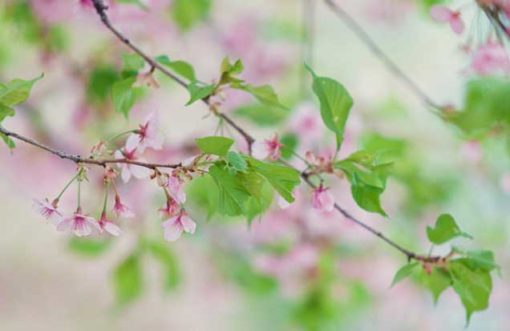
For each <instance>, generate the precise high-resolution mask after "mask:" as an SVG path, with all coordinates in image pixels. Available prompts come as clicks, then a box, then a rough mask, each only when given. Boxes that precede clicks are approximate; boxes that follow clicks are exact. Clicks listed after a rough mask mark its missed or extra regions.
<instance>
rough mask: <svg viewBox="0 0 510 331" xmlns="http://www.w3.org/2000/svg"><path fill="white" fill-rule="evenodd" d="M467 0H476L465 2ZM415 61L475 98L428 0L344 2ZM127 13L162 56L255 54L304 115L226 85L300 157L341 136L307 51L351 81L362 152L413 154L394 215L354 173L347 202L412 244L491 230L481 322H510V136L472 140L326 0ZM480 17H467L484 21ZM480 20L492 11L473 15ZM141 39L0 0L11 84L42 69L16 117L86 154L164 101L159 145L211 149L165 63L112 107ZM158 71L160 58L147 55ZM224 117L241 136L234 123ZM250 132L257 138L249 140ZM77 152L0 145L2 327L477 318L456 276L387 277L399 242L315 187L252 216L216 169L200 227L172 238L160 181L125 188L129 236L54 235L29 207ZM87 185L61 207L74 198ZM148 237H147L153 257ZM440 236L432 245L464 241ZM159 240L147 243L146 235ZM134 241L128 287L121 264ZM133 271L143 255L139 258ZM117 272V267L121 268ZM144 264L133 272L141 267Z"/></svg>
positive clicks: (494, 325) (86, 19)
mask: <svg viewBox="0 0 510 331" xmlns="http://www.w3.org/2000/svg"><path fill="white" fill-rule="evenodd" d="M465 2H466V3H468V1H465ZM338 3H340V4H341V5H342V7H343V8H344V9H345V10H347V11H348V12H349V13H350V14H351V15H352V16H353V17H355V18H356V20H357V21H358V22H359V23H360V24H361V25H362V26H363V27H364V28H365V29H366V30H367V32H368V33H369V35H370V36H371V37H372V38H373V39H374V40H376V41H377V43H378V44H379V45H380V46H381V48H382V49H383V50H385V51H386V52H387V53H388V54H389V55H390V57H391V58H392V59H393V60H395V62H396V63H398V65H399V66H400V68H401V69H402V70H403V71H405V72H406V73H407V74H408V75H409V76H410V77H412V78H413V80H415V81H416V82H417V83H418V85H419V86H420V87H421V88H422V89H423V90H424V91H426V93H427V94H428V95H430V96H432V97H433V98H434V100H435V101H436V102H438V103H440V104H445V105H447V104H451V105H456V106H459V107H460V106H461V105H462V102H463V95H464V85H465V82H466V81H467V80H469V79H470V77H471V75H472V73H470V72H469V70H468V69H469V59H468V58H467V57H466V54H465V52H464V51H463V50H462V48H461V45H462V43H463V40H462V39H461V38H460V37H458V36H456V35H454V34H453V33H452V32H451V31H450V30H449V29H448V27H447V26H445V25H442V24H437V23H435V22H433V21H432V20H431V19H430V18H429V16H428V9H427V8H428V7H427V5H428V4H427V1H424V2H423V3H422V2H418V1H412V0H356V1H355V0H345V1H340V0H339V1H338ZM109 4H110V9H109V15H110V17H111V20H112V22H113V23H114V24H115V25H116V26H117V27H118V28H119V29H120V30H121V31H123V32H124V33H125V34H126V35H127V36H129V38H130V39H131V40H132V41H133V42H134V43H135V44H137V45H139V46H140V47H141V48H143V49H144V50H145V51H146V52H147V53H149V54H152V55H154V56H156V55H162V54H164V55H167V56H169V58H171V59H172V60H174V59H181V60H186V61H188V62H190V63H192V64H193V66H194V68H195V71H196V74H197V77H200V79H201V80H203V81H211V80H213V79H215V77H216V76H217V74H218V70H219V66H220V63H221V60H222V58H223V57H224V56H229V57H230V58H231V59H236V58H241V59H242V60H243V63H244V67H245V71H244V72H243V74H242V77H243V78H244V79H246V80H247V81H249V82H253V83H257V84H263V83H271V84H272V85H273V86H274V87H275V89H276V91H277V92H278V94H279V95H280V98H281V100H282V102H283V103H284V104H285V105H287V106H288V107H289V109H290V110H289V111H281V110H280V111H277V110H268V109H261V107H260V106H257V105H256V104H254V103H253V100H251V99H250V98H249V97H246V96H245V95H242V94H239V93H235V92H232V91H226V92H225V100H226V101H224V102H223V104H222V109H223V110H224V111H227V112H230V113H231V114H232V116H233V117H234V118H236V119H237V120H239V121H240V123H242V124H243V125H245V126H247V127H249V128H251V129H252V130H254V132H256V133H257V134H256V137H257V138H259V139H265V138H268V137H270V136H272V135H273V134H274V132H284V133H285V138H286V139H289V140H290V141H294V144H295V145H296V149H297V150H298V151H300V152H302V153H304V152H305V151H307V150H313V151H315V152H317V153H324V152H327V151H328V150H331V148H334V145H333V144H334V140H333V139H331V136H329V135H328V134H327V133H326V132H325V130H324V129H323V128H322V126H321V125H322V124H321V122H320V117H318V110H317V103H316V100H315V99H314V98H313V97H311V88H310V85H311V82H310V77H309V76H308V75H307V74H303V68H302V67H303V66H302V63H303V62H305V61H306V62H307V63H309V64H310V65H312V66H313V68H314V70H315V71H316V72H317V73H318V74H320V75H324V76H328V77H333V78H335V79H337V80H338V81H340V82H342V83H343V84H344V85H345V86H346V87H347V89H348V90H349V91H350V93H351V95H352V96H353V98H354V100H355V106H354V108H353V111H352V115H351V117H350V118H349V121H348V123H347V134H346V141H345V147H344V148H343V149H342V154H345V155H348V154H349V153H351V152H353V151H354V150H356V149H357V148H361V147H365V148H369V147H370V146H376V145H384V146H391V148H392V150H394V151H395V156H396V157H397V158H398V162H397V166H396V168H395V173H394V176H392V177H391V178H390V180H389V183H388V188H387V190H386V191H385V193H384V194H383V206H384V207H385V210H386V211H387V213H388V215H389V217H388V218H383V217H380V216H377V215H375V214H369V213H366V212H363V211H361V210H360V209H359V207H357V206H356V204H355V203H354V201H353V200H352V198H351V195H350V192H349V186H348V184H347V183H346V182H345V181H338V182H337V183H336V184H335V186H334V187H335V196H336V197H337V200H338V201H340V202H341V203H342V205H343V206H344V207H345V208H346V209H348V210H349V211H352V213H353V214H354V215H356V216H358V217H359V218H361V219H363V220H364V221H366V222H367V223H369V224H370V225H372V226H374V227H376V228H378V229H380V230H382V231H384V232H385V233H386V234H387V235H388V236H390V237H391V238H393V239H394V240H396V241H397V242H399V243H401V244H402V245H404V246H406V247H409V248H410V249H413V250H416V251H419V252H425V253H426V252H427V251H428V249H429V246H428V244H427V242H426V238H425V228H426V226H427V225H429V224H431V223H433V222H434V221H435V219H436V217H437V216H438V215H439V214H441V213H443V212H449V213H451V214H453V215H455V218H456V219H457V221H458V223H459V225H460V226H461V227H462V229H463V230H464V231H466V232H468V233H471V234H473V236H474V238H475V240H473V241H472V242H467V243H465V242H462V244H463V245H464V246H466V245H467V247H483V248H486V249H490V250H492V251H494V252H495V255H496V259H497V261H498V263H499V265H500V266H501V269H502V272H501V276H496V277H494V290H493V295H492V297H491V302H490V307H489V309H488V310H486V311H483V312H481V313H477V314H475V315H474V316H473V318H472V321H471V323H470V325H469V328H468V329H469V330H507V329H508V326H505V325H508V324H509V323H510V315H509V314H508V311H509V310H508V307H510V285H509V283H508V281H507V279H506V277H507V272H506V271H507V270H508V268H509V267H510V255H509V253H508V252H509V251H510V250H509V248H510V245H509V241H508V236H509V233H510V225H509V224H508V206H509V204H508V201H509V200H508V199H509V196H510V171H509V167H508V166H509V160H510V159H509V157H508V152H507V146H506V145H505V141H503V139H501V137H499V138H498V137H488V138H486V139H483V140H477V141H474V140H467V139H465V137H464V136H463V135H462V134H461V133H459V131H458V130H457V129H456V128H455V127H453V126H451V125H449V124H447V123H445V122H443V121H442V120H441V119H440V118H439V117H437V116H435V115H434V114H433V113H432V112H430V111H429V110H428V109H427V107H426V106H425V105H424V104H423V103H422V100H420V99H418V98H416V96H415V95H414V94H412V93H411V92H410V90H409V89H408V87H407V86H405V85H403V84H402V83H401V81H399V80H398V79H396V78H395V77H394V76H392V75H391V74H390V73H389V72H388V70H387V69H386V68H385V67H384V66H383V65H382V64H381V62H380V61H379V60H378V59H377V58H376V57H374V56H373V54H372V53H371V52H370V51H369V50H368V49H367V47H366V45H365V44H363V43H362V42H361V41H360V40H359V39H358V38H357V37H356V36H355V35H354V34H353V33H352V32H351V31H350V30H349V29H348V28H347V27H346V26H345V25H344V24H343V23H342V21H340V20H339V19H338V18H336V17H335V16H334V15H333V14H332V12H331V11H330V9H328V7H327V6H325V5H324V3H322V2H321V1H306V0H305V1H298V0H278V1H274V0H272V1H271V0H252V1H235V0H212V1H208V0H200V1H198V0H193V1H191V0H189V1H183V0H181V1H179V0H174V1H170V0H146V1H144V0H140V1H136V0H135V1H116V2H110V3H109ZM476 23H477V22H476V21H475V20H474V21H468V24H470V25H472V24H476ZM475 29H476V26H475ZM127 53H129V52H128V50H127V49H126V48H125V47H124V46H123V45H122V44H120V43H119V42H118V41H117V40H115V39H114V38H113V37H112V35H111V33H110V32H109V31H107V30H106V29H105V28H104V26H102V25H101V24H100V21H99V19H98V17H97V15H96V14H95V12H94V10H93V8H92V6H91V3H90V2H88V1H86V0H85V1H84V0H81V1H79V0H72V1H71V0H66V1H62V0H31V1H24V0H3V1H2V2H1V3H0V81H2V82H6V81H8V80H11V79H14V78H24V79H31V78H34V77H37V76H39V75H40V74H41V73H44V74H45V76H44V79H43V80H41V81H40V82H38V84H37V85H36V86H35V87H34V89H33V91H32V95H31V97H30V99H29V101H28V102H26V103H24V104H23V105H20V106H19V107H18V109H17V114H16V117H14V118H12V119H8V120H6V121H5V122H4V123H3V125H5V127H6V128H9V129H11V130H13V131H16V132H20V133H23V134H25V135H27V136H30V137H33V138H35V139H37V140H39V141H41V142H44V143H46V144H48V145H51V146H54V147H56V148H58V149H61V150H66V151H69V152H71V153H80V154H86V152H87V151H89V150H90V148H91V146H93V145H94V144H96V143H97V142H98V141H99V140H100V139H104V138H105V137H110V136H112V135H114V134H115V133H118V132H121V131H125V130H127V129H130V128H134V127H136V126H137V125H138V123H140V121H141V120H143V118H145V116H146V115H147V114H149V113H151V112H157V113H158V116H159V118H160V130H161V132H162V133H163V134H164V136H165V149H164V150H163V151H162V152H161V153H148V155H147V156H146V158H147V159H155V160H162V161H164V162H177V161H179V160H182V159H185V158H187V157H190V156H192V155H193V153H195V152H196V151H194V149H193V148H194V147H193V146H194V143H193V141H194V138H196V137H199V136H203V135H208V134H211V133H212V132H214V131H215V130H217V125H218V123H217V121H216V120H215V119H214V118H212V117H211V116H208V110H207V109H206V107H205V106H203V105H201V104H199V103H195V104H193V105H192V106H190V107H185V106H184V104H185V103H186V102H187V99H188V95H187V92H186V91H185V90H184V89H181V88H180V87H179V86H177V85H176V84H175V83H173V82H171V81H169V80H168V79H166V78H165V77H163V76H160V75H159V74H155V76H154V77H155V79H156V80H157V81H158V82H159V84H160V85H161V86H160V87H159V88H151V89H149V88H145V90H144V92H143V96H142V97H141V98H140V100H138V102H137V103H136V104H135V106H134V107H133V109H132V111H131V114H130V117H129V119H125V118H124V117H123V116H122V115H121V114H119V113H116V112H115V111H114V109H113V106H112V102H111V98H110V90H111V87H112V84H113V82H114V81H115V80H116V79H117V77H118V75H119V72H120V70H121V67H122V56H123V55H125V54H127ZM146 69H149V68H146ZM220 132H222V133H223V134H225V135H229V134H231V132H229V131H228V130H227V129H226V128H224V127H221V128H220ZM239 145H240V147H241V145H242V141H241V140H240V141H239ZM74 170H75V165H74V164H72V163H70V162H67V161H63V160H60V159H58V158H55V157H53V156H50V155H48V154H47V153H44V152H42V151H40V150H37V149H34V148H33V147H31V146H27V145H23V144H21V143H19V144H18V146H17V148H16V149H14V150H13V151H12V152H9V151H8V149H7V148H4V147H2V148H1V149H0V171H1V173H2V176H1V177H0V212H1V214H0V215H1V217H0V219H1V223H2V225H1V231H0V329H2V330H90V329H94V330H140V329H143V328H153V329H156V330H374V329H376V330H410V329H412V330H462V329H464V328H465V313H464V310H463V308H462V305H461V303H460V301H459V299H458V297H457V296H455V294H454V292H453V291H452V290H451V289H449V290H448V291H446V292H445V293H444V294H443V295H442V296H441V298H440V300H439V301H438V303H437V304H434V301H433V299H432V295H431V294H430V293H429V292H427V291H426V290H425V289H424V288H423V287H422V286H421V285H420V284H418V283H416V282H413V281H412V280H406V281H404V282H401V283H399V284H398V285H396V286H395V287H393V288H390V285H391V281H392V279H393V276H394V274H395V272H396V270H398V268H399V267H401V266H402V265H404V264H405V262H406V261H405V259H404V257H403V256H401V255H399V253H398V252H396V251H394V250H392V249H391V248H390V247H387V246H386V245H385V244H384V243H383V242H381V241H379V240H378V239H377V238H374V237H373V236H370V235H369V234H367V233H365V232H364V231H362V230H360V229H359V228H357V227H356V226H355V225H353V224H350V223H349V222H347V221H345V220H344V219H343V218H342V217H340V216H338V215H336V214H331V215H323V214H320V213H317V212H315V211H313V210H312V209H311V208H310V207H309V202H308V200H309V195H310V192H308V191H307V190H305V189H303V190H302V191H299V192H296V194H297V196H298V198H297V202H296V203H295V204H293V205H292V206H291V207H290V208H288V209H285V210H281V209H280V208H278V206H274V207H273V208H271V210H270V211H269V212H268V213H267V214H265V215H264V216H262V217H260V219H257V220H254V221H253V224H252V225H251V226H247V224H246V222H245V221H244V220H238V219H225V218H221V217H219V216H212V217H208V215H207V207H208V205H207V203H208V201H209V200H207V196H206V195H204V192H206V191H207V185H208V183H204V182H203V181H202V182H201V181H200V180H198V181H193V182H192V183H191V184H189V185H188V187H187V189H188V195H189V196H190V199H189V201H188V204H189V208H188V209H189V211H190V214H191V215H192V217H193V219H194V220H195V221H196V222H197V224H198V227H197V232H196V233H195V235H193V236H189V235H185V236H183V237H182V238H181V239H180V240H179V241H177V242H174V243H165V242H164V241H163V238H162V231H161V226H160V217H159V215H158V208H161V207H162V205H163V202H164V197H163V196H161V194H160V192H158V191H157V190H156V188H155V187H154V185H150V184H149V183H148V182H143V181H132V182H130V183H129V184H128V185H122V186H121V187H120V190H121V192H122V195H123V197H124V198H125V199H126V201H127V202H128V203H129V204H130V205H131V206H132V207H133V209H134V210H135V211H136V215H137V216H136V218H134V219H132V220H125V221H124V220H121V226H122V228H123V229H124V233H123V235H122V236H121V237H119V238H118V239H117V238H115V239H113V240H110V239H104V238H90V239H85V240H82V239H80V240H78V239H76V238H74V239H73V238H70V237H69V235H67V234H63V233H60V232H57V231H55V229H54V227H53V226H51V224H49V223H47V222H46V221H44V220H43V219H41V217H39V215H37V213H36V212H34V211H33V209H32V208H31V205H32V199H34V198H38V199H40V198H44V197H48V198H52V197H54V196H55V195H56V194H57V193H58V192H59V191H60V190H61V189H62V187H63V186H64V185H65V183H66V182H67V181H68V180H69V179H70V178H71V177H72V176H73V171H74ZM89 179H90V180H89V183H87V186H86V187H85V188H84V203H83V204H84V206H85V207H84V208H85V209H86V211H87V212H89V213H91V214H92V215H93V216H95V217H97V216H99V215H97V213H98V212H99V211H100V210H99V209H100V206H101V196H102V193H101V192H102V191H101V173H100V172H97V173H96V172H94V170H92V171H91V173H90V175H89ZM74 203H75V201H74V194H72V193H70V194H67V195H65V196H64V198H63V201H62V208H63V209H64V210H66V212H68V213H71V212H72V210H73V208H74V205H73V204H74ZM140 247H151V249H149V251H150V252H149V253H139V250H140V249H141V248H140ZM448 249H449V248H448V247H437V248H435V253H438V254H439V253H445V252H448ZM144 252H145V251H144ZM133 256H136V263H135V267H134V269H136V270H135V271H133V270H131V269H130V270H131V273H133V272H134V273H135V275H134V276H133V275H132V274H131V276H129V275H128V276H127V277H128V278H129V277H131V278H129V279H128V280H127V282H128V286H127V287H128V288H131V289H134V290H132V291H131V293H129V290H128V293H123V292H122V291H124V292H125V289H123V287H122V285H119V282H122V277H123V276H122V272H123V271H122V270H124V269H122V266H123V265H124V266H125V265H126V264H125V263H126V261H133V260H129V259H130V258H132V257H133ZM131 267H133V265H131ZM119 278H121V280H119ZM132 278H134V279H132Z"/></svg>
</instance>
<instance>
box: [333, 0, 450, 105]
mask: <svg viewBox="0 0 510 331" xmlns="http://www.w3.org/2000/svg"><path fill="white" fill-rule="evenodd" d="M324 1H325V2H326V5H327V6H328V7H329V8H330V9H331V10H332V11H333V13H334V14H335V15H336V16H337V17H338V18H339V19H340V20H342V21H343V22H344V23H345V25H347V27H348V28H349V29H350V30H351V31H352V32H353V33H354V34H355V35H356V36H357V37H358V38H359V39H360V40H361V41H362V42H363V43H364V44H365V45H366V46H367V47H368V48H369V50H370V51H371V52H372V54H374V56H375V57H377V58H378V59H379V60H380V61H381V62H382V64H383V65H384V66H385V67H386V68H387V69H388V70H389V71H390V72H391V73H392V74H393V75H395V77H397V78H398V79H399V80H400V81H402V82H403V83H404V84H405V85H407V86H408V87H409V89H411V91H413V93H414V94H415V95H416V96H417V97H418V98H420V99H421V100H422V101H423V102H424V103H425V104H426V105H428V106H429V107H431V108H434V109H437V110H441V109H442V107H441V106H440V105H439V104H437V103H436V102H434V101H433V99H432V98H430V97H429V96H428V95H427V94H426V93H425V92H424V91H423V90H422V89H421V88H420V87H419V86H418V84H417V83H416V82H415V81H413V80H412V79H411V78H410V77H409V76H408V75H407V74H406V73H405V72H404V71H402V69H400V68H399V66H398V65H397V64H396V63H395V62H394V61H393V60H392V59H391V58H390V57H389V56H388V55H387V54H386V53H385V52H384V51H383V50H382V49H381V48H380V47H379V46H378V45H377V43H376V42H375V41H374V40H373V39H372V38H371V37H370V35H369V34H368V33H367V32H366V31H365V29H363V27H362V26H361V25H360V24H359V23H358V22H357V21H356V20H355V19H354V18H353V17H352V16H350V15H349V14H348V13H347V12H346V11H345V10H344V9H342V8H341V7H340V6H339V5H337V4H336V3H335V2H334V1H333V0H324Z"/></svg>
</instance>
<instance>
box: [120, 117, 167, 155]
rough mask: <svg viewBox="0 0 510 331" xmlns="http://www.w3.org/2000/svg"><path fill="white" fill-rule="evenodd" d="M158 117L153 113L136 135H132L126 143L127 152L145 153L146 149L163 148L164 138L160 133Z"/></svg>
mask: <svg viewBox="0 0 510 331" xmlns="http://www.w3.org/2000/svg"><path fill="white" fill-rule="evenodd" d="M157 121H158V120H157V116H156V115H155V114H154V113H151V114H150V115H149V116H147V118H146V119H145V121H144V124H141V125H140V126H139V129H138V130H136V131H135V133H133V134H131V135H130V136H129V137H128V139H127V141H126V149H127V150H135V149H136V150H138V151H139V152H140V153H143V152H144V151H145V149H146V148H152V149H155V150H159V149H161V148H163V137H162V136H161V134H160V133H159V132H158V122H157Z"/></svg>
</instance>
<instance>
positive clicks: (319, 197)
mask: <svg viewBox="0 0 510 331" xmlns="http://www.w3.org/2000/svg"><path fill="white" fill-rule="evenodd" d="M312 207H313V208H314V209H318V210H321V211H325V212H330V211H333V209H334V208H335V200H334V199H333V195H332V194H331V192H329V188H325V187H324V186H323V185H322V184H321V185H320V186H319V187H318V188H316V189H315V190H314V191H313V194H312Z"/></svg>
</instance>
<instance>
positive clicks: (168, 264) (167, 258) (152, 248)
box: [146, 241, 181, 291]
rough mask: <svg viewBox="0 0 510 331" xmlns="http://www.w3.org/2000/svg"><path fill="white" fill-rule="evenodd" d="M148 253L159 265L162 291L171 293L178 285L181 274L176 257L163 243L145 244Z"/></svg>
mask: <svg viewBox="0 0 510 331" xmlns="http://www.w3.org/2000/svg"><path fill="white" fill-rule="evenodd" d="M146 247H147V250H148V251H149V253H150V254H151V255H152V256H153V257H154V258H155V259H156V260H157V261H158V262H159V263H160V264H161V267H162V269H163V274H164V278H163V280H164V289H165V290H166V291H171V290H173V289H175V288H176V287H177V285H179V282H180V280H181V272H180V268H179V263H178V260H177V257H176V256H175V255H174V254H173V253H172V251H171V250H170V249H169V248H168V247H167V246H166V245H165V244H163V243H160V242H156V241H150V242H147V243H146Z"/></svg>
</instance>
